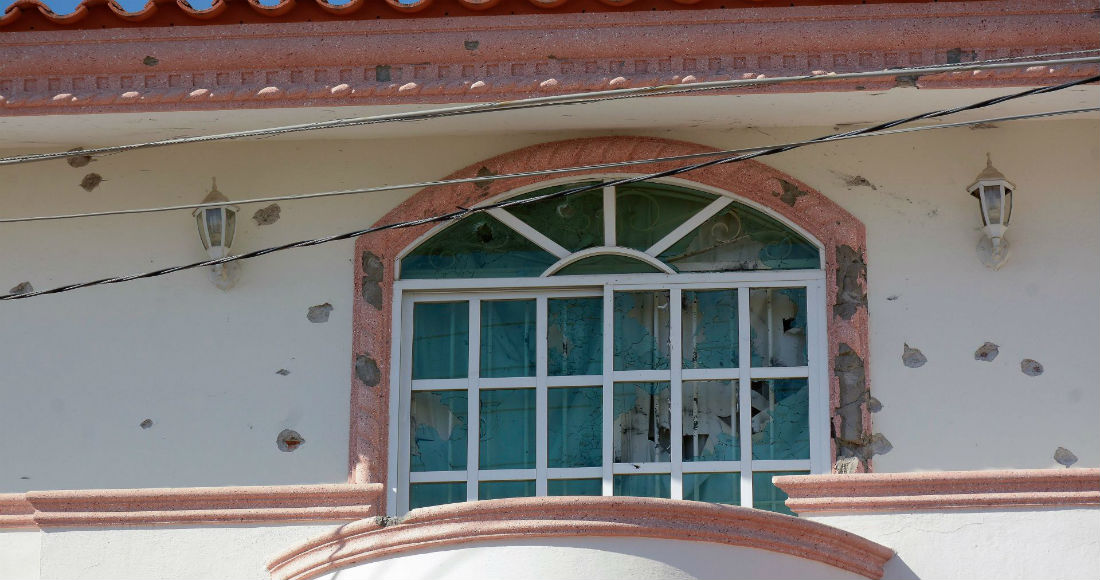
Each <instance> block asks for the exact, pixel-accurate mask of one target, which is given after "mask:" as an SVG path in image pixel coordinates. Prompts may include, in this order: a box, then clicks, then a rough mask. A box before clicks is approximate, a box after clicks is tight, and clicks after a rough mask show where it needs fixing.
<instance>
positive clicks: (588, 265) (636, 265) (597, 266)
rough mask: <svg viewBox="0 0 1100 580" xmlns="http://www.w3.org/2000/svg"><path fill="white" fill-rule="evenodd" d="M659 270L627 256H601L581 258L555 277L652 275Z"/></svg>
mask: <svg viewBox="0 0 1100 580" xmlns="http://www.w3.org/2000/svg"><path fill="white" fill-rule="evenodd" d="M659 272H660V270H658V269H657V268H654V267H653V266H651V265H649V264H646V263H645V262H643V261H641V260H638V259H636V258H631V257H629V256H619V255H616V254H601V255H598V256H590V257H588V258H581V259H580V260H577V261H576V262H573V263H572V264H569V265H568V266H566V267H564V268H562V269H561V270H558V271H557V272H556V273H555V274H554V275H555V276H581V275H584V274H654V273H659Z"/></svg>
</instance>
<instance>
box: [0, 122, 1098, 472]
mask: <svg viewBox="0 0 1100 580" xmlns="http://www.w3.org/2000/svg"><path fill="white" fill-rule="evenodd" d="M1098 128H1100V124H1098V123H1097V122H1095V121H1046V122H1035V121H1032V122H1021V123H1017V124H1006V125H1004V126H1003V127H1002V128H997V129H982V130H969V129H953V130H950V131H942V132H935V133H932V132H929V133H921V134H913V135H898V136H891V137H885V138H877V139H873V140H857V141H851V142H846V143H837V144H831V145H825V146H818V147H812V148H806V149H802V150H799V151H794V152H790V153H786V154H783V155H780V156H775V157H771V158H769V159H768V160H767V161H766V163H768V164H770V165H772V166H774V167H777V168H778V169H780V170H782V171H785V172H787V173H789V174H791V175H792V176H794V177H796V178H798V179H800V180H802V181H804V182H805V183H807V184H809V185H811V186H813V187H815V188H817V189H819V190H820V191H822V192H823V193H825V194H826V195H827V196H829V197H830V198H832V199H834V200H835V201H837V202H838V203H840V204H841V205H842V206H843V207H845V208H846V209H847V210H848V211H850V212H852V213H853V214H854V215H855V216H856V217H857V218H859V219H861V220H862V221H863V222H864V223H865V224H866V226H867V232H868V251H869V291H870V294H869V308H870V315H871V341H872V344H871V354H870V359H869V361H868V363H869V368H870V373H871V380H872V392H873V394H874V395H875V397H877V398H878V399H879V400H880V401H881V402H882V403H883V405H884V408H883V410H882V411H881V412H879V413H877V414H876V415H875V416H874V421H875V430H876V431H878V432H881V433H883V434H884V435H886V437H887V438H888V439H889V440H890V441H891V442H892V443H893V445H894V449H893V450H892V451H891V452H890V453H888V454H886V455H882V456H879V457H876V458H875V465H876V469H877V470H879V471H912V470H933V469H983V468H1040V467H1055V466H1056V464H1055V462H1054V460H1053V459H1052V455H1053V452H1054V450H1055V449H1056V448H1057V447H1058V446H1063V447H1066V448H1068V449H1070V450H1071V451H1073V452H1074V453H1075V454H1076V455H1077V456H1078V457H1079V458H1080V462H1079V463H1078V466H1098V465H1100V441H1098V440H1097V438H1096V437H1095V410H1096V408H1097V407H1098V406H1100V388H1098V386H1097V385H1098V381H1097V376H1098V375H1100V362H1098V358H1097V357H1096V356H1095V355H1096V351H1097V347H1098V345H1100V324H1097V323H1098V321H1100V304H1098V302H1097V299H1096V295H1097V289H1098V288H1100V263H1098V260H1097V255H1098V249H1100V227H1098V226H1097V224H1098V223H1100V203H1098V198H1097V195H1096V194H1097V183H1100V160H1098V159H1100V152H1098V143H1097V138H1096V136H1097V134H1098ZM831 131H832V127H818V128H804V129H789V128H788V129H773V128H765V129H761V130H755V129H748V130H736V131H722V132H719V131H702V130H692V129H686V128H685V129H676V130H669V131H653V132H650V133H649V134H653V135H654V136H659V137H667V138H676V139H681V140H685V141H694V142H698V143H702V144H707V145H713V146H717V147H737V146H747V145H757V144H765V143H775V142H780V141H785V140H788V139H793V138H804V137H812V136H817V135H820V134H825V133H828V132H831ZM604 134H606V133H604ZM578 135H580V134H577V133H569V134H564V133H538V132H536V133H517V134H503V133H502V134H492V135H484V134H480V135H471V136H467V137H456V136H444V135H436V136H433V137H431V138H422V139H417V140H357V141H341V140H322V141H277V140H268V141H258V142H249V143H245V142H241V143H232V144H216V145H209V146H206V145H204V146H185V147H177V148H171V149H156V150H148V151H140V152H134V153H128V154H125V155H116V156H113V157H104V158H101V159H97V160H96V161H95V162H93V163H92V164H90V165H88V166H87V167H84V168H79V169H77V168H72V167H69V166H68V165H67V164H66V163H65V162H62V161H58V162H49V163H40V164H29V165H22V166H16V167H9V168H4V172H3V177H4V178H3V179H2V180H0V201H2V207H3V208H4V209H3V212H2V213H3V215H4V216H14V215H37V214H49V213H67V212H74V211H84V210H98V209H107V208H125V207H137V206H152V205H160V204H172V203H181V202H194V201H198V200H200V199H201V198H202V197H203V196H204V195H205V193H206V191H207V189H208V188H209V183H210V177H211V176H217V178H218V186H219V188H220V189H221V190H222V191H223V192H224V193H225V194H226V195H228V196H229V197H230V198H234V199H240V198H243V197H252V196H258V195H279V194H292V193H303V192H313V191H323V190H333V189H341V188H348V187H357V186H369V185H381V184H387V183H401V182H412V181H420V180H425V179H434V178H441V177H444V176H446V175H447V174H449V173H450V172H452V171H454V170H457V169H459V168H461V167H464V166H466V165H468V164H470V163H474V162H477V161H480V160H482V159H485V158H488V157H491V156H493V155H496V154H500V153H503V152H506V151H510V150H513V149H516V148H519V147H522V146H525V145H530V144H535V143H540V142H545V141H551V140H557V139H563V138H567V137H573V136H578ZM76 145H84V144H83V143H73V146H76ZM987 151H988V152H991V153H992V155H993V159H994V162H995V163H996V164H997V166H998V167H999V168H1000V169H1001V170H1002V171H1003V172H1004V173H1005V174H1006V175H1007V176H1008V177H1009V178H1010V179H1012V180H1014V181H1015V182H1016V184H1017V185H1018V195H1017V199H1016V209H1015V211H1014V214H1013V225H1012V227H1011V228H1010V229H1009V233H1008V239H1009V240H1010V241H1011V243H1012V252H1013V255H1012V258H1011V260H1010V261H1009V263H1008V264H1007V265H1006V266H1005V267H1004V268H1003V269H1002V270H1001V271H999V272H992V271H990V270H987V269H985V268H984V267H983V266H982V265H981V264H980V263H979V262H978V260H977V257H976V255H975V250H974V245H975V243H976V242H977V240H978V237H979V234H978V231H977V230H978V226H979V225H980V222H979V218H978V212H977V209H976V205H977V204H976V203H975V202H974V200H973V199H972V198H970V197H969V196H968V195H967V194H966V193H965V191H964V188H965V186H966V185H968V184H969V183H970V181H971V180H972V179H973V178H974V177H975V175H976V174H977V173H978V172H979V171H980V170H981V169H982V167H983V166H984V163H985V153H986V152H987ZM16 152H23V151H6V152H4V153H5V154H12V153H16ZM91 171H94V172H97V173H99V174H100V175H102V176H103V178H104V181H103V183H102V184H100V185H99V186H98V187H97V188H96V189H94V190H93V191H91V192H86V191H84V190H83V189H81V188H80V187H79V185H78V184H79V183H80V181H81V179H82V178H83V177H84V175H85V174H87V173H89V172H91ZM857 175H858V176H862V177H863V178H865V179H866V180H868V181H869V182H870V183H872V184H874V186H875V187H874V188H873V189H872V188H871V187H869V186H847V185H845V176H857ZM406 195H407V194H404V193H387V194H372V195H361V196H352V197H344V198H337V199H329V200H314V201H302V202H285V203H282V204H281V206H282V217H281V219H280V220H279V221H278V222H277V223H275V224H273V225H269V226H264V227H257V226H256V225H255V224H254V223H252V221H251V219H249V217H250V216H251V215H252V213H253V212H254V211H255V210H256V209H258V207H257V206H250V207H246V208H243V209H242V211H241V218H242V220H241V222H242V223H241V227H240V229H239V232H238V242H237V244H236V245H235V250H237V251H248V250H252V249H256V248H261V247H265V246H269V245H275V244H279V243H284V242H287V241H292V240H299V239H305V238H310V237H314V236H321V235H325V234H331V233H337V232H344V231H350V230H353V229H356V228H360V227H363V226H366V225H369V224H371V223H373V222H374V221H375V220H376V219H378V218H379V217H380V216H381V215H383V214H384V213H385V212H386V211H388V210H389V209H390V208H392V207H393V206H394V205H395V204H397V203H398V202H399V201H400V200H401V199H403V198H404V197H405V196H406ZM261 207H262V206H261ZM0 247H2V248H4V251H3V252H0V273H2V279H0V284H2V289H3V290H7V289H8V288H10V287H12V286H15V285H16V284H18V283H20V282H23V281H30V282H31V283H32V284H33V285H34V286H35V288H38V289H43V288H49V287H53V286H57V285H60V284H63V283H69V282H75V281H82V280H89V279H94V278H98V277H102V276H105V275H113V274H129V273H134V272H139V271H144V270H148V269H153V268H156V267H161V266H168V265H173V264H179V263H185V262H190V261H195V260H198V259H201V258H203V257H204V256H205V254H204V252H203V251H202V249H201V246H199V242H198V240H197V236H196V233H195V230H194V223H193V220H192V219H191V217H190V215H189V213H186V212H182V213H162V214H153V215H144V216H136V217H107V218H95V219H84V220H71V221H59V222H45V223H31V224H16V225H4V226H3V227H0ZM352 247H353V246H352V242H350V241H347V242H338V243H333V244H328V245H325V246H321V247H317V248H312V249H305V250H296V251H290V252H283V253H280V254H276V255H272V256H267V257H263V258H260V259H257V260H252V261H249V262H247V263H246V264H245V265H244V270H243V275H242V278H241V282H240V284H239V285H238V287H236V288H234V289H233V290H231V291H229V292H222V291H220V290H217V289H216V288H214V287H213V286H212V285H211V284H210V283H209V282H208V281H207V279H206V277H205V273H201V272H186V273H180V274H176V275H172V276H167V277H163V278H159V279H155V280H146V281H138V282H132V283H127V284H121V285H116V286H108V287H100V288H93V289H87V290H82V291H77V292H72V293H69V294H65V295H59V296H52V297H42V298H36V299H32V300H25V301H16V302H7V303H4V304H3V305H2V306H0V340H2V343H3V344H4V348H3V349H0V368H2V369H3V372H2V375H0V391H2V396H3V399H2V401H3V404H2V405H0V426H2V427H0V429H2V430H3V433H4V436H5V438H6V440H8V441H17V442H21V443H20V444H18V445H5V446H3V447H0V491H4V492H17V491H24V490H31V489H58V488H112V487H161V486H172V487H176V486H219V485H249V484H251V485H261V484H289V483H314V482H339V481H344V480H345V479H346V476H347V437H348V389H349V384H350V374H351V360H352V356H353V353H352V352H351V346H350V345H351V316H350V313H351V304H352V300H353V295H352V294H353V289H352V275H353V262H352V260H353V259H355V256H353V251H352ZM895 297H896V298H895ZM325 302H328V303H330V304H332V306H333V311H332V314H331V317H330V319H329V321H328V322H327V323H322V324H315V323H311V322H309V321H308V320H307V319H306V311H307V309H308V308H309V307H310V306H313V305H317V304H322V303H325ZM985 341H991V342H994V343H997V344H998V345H1000V356H999V357H998V358H997V359H996V361H994V362H993V363H985V362H978V361H975V360H974V359H973V353H974V350H975V349H976V348H978V347H979V346H980V345H981V344H982V343H983V342H985ZM904 343H908V344H909V345H910V346H912V347H916V348H920V349H921V350H922V351H923V352H924V353H925V355H926V356H927V357H928V363H927V364H926V365H924V366H923V367H921V368H918V369H910V368H906V367H904V366H903V365H902V362H901V352H902V345H903V344H904ZM1023 358H1032V359H1035V360H1038V361H1039V362H1041V363H1042V364H1043V365H1044V367H1045V373H1044V374H1043V375H1042V376H1040V377H1028V376H1025V375H1024V374H1022V373H1021V372H1020V369H1019V363H1020V360H1021V359H1023ZM284 368H285V369H287V370H289V371H290V374H289V375H288V376H280V375H278V374H276V371H278V370H279V369H284ZM147 418H148V419H151V420H152V421H153V425H152V427H151V428H149V429H142V428H141V427H140V426H139V424H140V423H141V422H142V421H143V420H144V419H147ZM285 428H290V429H294V430H296V431H298V432H299V433H301V435H302V436H303V437H304V438H305V440H306V443H305V444H304V445H303V446H302V447H301V448H300V449H299V450H297V451H295V452H293V453H284V452H280V451H279V450H278V449H277V447H276V442H275V438H276V436H277V434H278V433H279V432H280V431H281V430H282V429H285Z"/></svg>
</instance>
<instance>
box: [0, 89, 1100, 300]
mask: <svg viewBox="0 0 1100 580" xmlns="http://www.w3.org/2000/svg"><path fill="white" fill-rule="evenodd" d="M1097 81H1100V75H1096V76H1091V77H1088V78H1084V79H1077V80H1073V81H1069V82H1065V83H1061V84H1058V85H1050V86H1045V87H1036V88H1033V89H1028V90H1026V91H1021V92H1018V93H1013V94H1010V95H1002V96H1000V97H995V98H992V99H986V100H984V101H979V102H976V103H971V104H969V105H964V106H960V107H953V108H950V109H941V110H938V111H930V112H927V113H922V114H919V115H913V116H910V117H905V118H901V119H895V120H892V121H887V122H885V123H880V124H877V125H874V126H871V127H866V128H863V129H855V130H852V131H847V132H843V133H834V134H831V135H824V136H822V137H818V138H816V139H812V140H810V141H809V142H807V143H804V144H797V145H795V144H792V145H784V146H777V147H772V148H769V149H765V150H763V151H756V152H752V153H746V154H744V155H735V156H730V157H721V158H718V159H712V160H709V161H703V162H700V163H695V164H691V165H684V166H680V167H677V168H673V169H668V170H665V171H659V172H655V173H649V174H646V175H641V176H635V177H626V178H621V179H614V180H610V181H602V182H598V183H594V184H587V185H581V186H578V187H573V188H568V189H564V190H561V191H556V192H551V193H546V194H542V195H536V196H532V197H527V198H519V199H507V200H503V201H498V202H495V203H490V204H485V205H481V206H478V207H474V208H462V207H460V208H458V209H457V210H455V211H452V212H449V213H445V214H439V215H434V216H428V217H423V218H419V219H416V220H408V221H402V222H394V223H390V224H383V225H379V226H371V227H368V228H363V229H359V230H355V231H351V232H347V233H343V234H336V235H331V236H325V237H321V238H313V239H309V240H302V241H299V242H292V243H287V244H282V245H279V246H273V247H268V248H263V249H260V250H255V251H252V252H247V253H244V254H238V255H236V256H226V257H224V258H218V259H211V260H203V261H199V262H193V263H191V264H184V265H180V266H172V267H168V268H161V269H158V270H153V271H151V272H145V273H142V274H131V275H128V276H116V277H112V278H101V279H98V280H92V281H88V282H80V283H76V284H68V285H65V286H59V287H56V288H51V289H48V290H39V291H34V292H27V293H22V294H6V295H3V296H0V300H23V299H28V298H33V297H36V296H44V295H48V294H60V293H63V292H71V291H73V290H79V289H81V288H89V287H92V286H101V285H106V284H120V283H123V282H130V281H133V280H140V279H145V278H155V277H159V276H165V275H168V274H172V273H175V272H181V271H184V270H191V269H194V268H202V267H206V266H216V265H219V264H227V263H230V262H236V261H241V260H248V259H252V258H257V257H260V256H264V255H267V254H271V253H275V252H281V251H285V250H290V249H293V248H306V247H311V246H317V245H321V244H326V243H329V242H334V241H339V240H347V239H351V238H357V237H359V236H363V235H366V234H370V233H375V232H381V231H387V230H393V229H404V228H412V227H417V226H421V225H427V224H433V223H443V222H448V221H454V220H458V219H461V218H464V217H468V216H470V215H474V214H477V213H480V212H484V211H488V210H490V209H496V208H502V209H506V208H509V207H514V206H519V205H526V204H530V203H538V202H540V201H544V200H548V199H556V198H562V197H566V196H569V195H575V194H578V193H582V192H585V191H591V190H595V189H600V188H603V187H614V186H619V185H626V184H630V183H637V182H641V181H646V180H650V179H659V178H662V177H672V176H675V175H681V174H684V173H688V172H691V171H697V170H699V169H704V168H707V167H714V166H718V165H723V164H728V163H736V162H739V161H745V160H748V159H753V158H756V157H764V156H768V155H775V154H778V153H783V152H785V151H790V150H792V149H797V148H799V147H805V146H807V145H810V144H813V143H824V142H829V141H833V140H838V139H841V138H843V137H847V136H850V135H857V134H861V133H872V132H875V131H883V130H886V129H890V128H892V127H896V126H898V125H902V124H905V123H910V122H913V121H918V120H921V119H932V118H938V117H943V116H947V115H951V114H954V113H960V112H963V111H969V110H975V109H981V108H985V107H990V106H993V105H996V104H999V103H1003V102H1006V101H1010V100H1014V99H1019V98H1023V97H1027V96H1031V95H1039V94H1045V93H1052V92H1056V91H1060V90H1064V89H1068V88H1070V87H1074V86H1078V85H1082V84H1086V83H1093V82H1097Z"/></svg>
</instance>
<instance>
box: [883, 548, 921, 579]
mask: <svg viewBox="0 0 1100 580" xmlns="http://www.w3.org/2000/svg"><path fill="white" fill-rule="evenodd" d="M882 577H883V578H885V579H888V580H916V579H918V578H920V576H917V573H916V572H914V571H913V569H912V568H910V567H909V564H906V563H905V560H902V559H901V556H899V555H897V554H894V557H893V558H890V560H889V561H887V562H886V566H884V567H883V575H882Z"/></svg>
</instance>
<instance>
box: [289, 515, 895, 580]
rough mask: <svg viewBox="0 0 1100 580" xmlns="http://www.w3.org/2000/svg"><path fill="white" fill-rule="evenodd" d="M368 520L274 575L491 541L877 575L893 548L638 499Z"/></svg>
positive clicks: (822, 530)
mask: <svg viewBox="0 0 1100 580" xmlns="http://www.w3.org/2000/svg"><path fill="white" fill-rule="evenodd" d="M387 523H388V522H387V521H385V520H382V519H371V520H363V521H360V522H356V523H354V524H350V525H347V526H343V527H341V528H340V529H339V530H337V531H335V532H332V533H330V534H326V535H324V536H321V537H319V538H316V539H314V540H310V541H308V542H305V543H303V544H301V545H299V546H297V547H296V548H294V549H292V550H289V551H287V552H284V553H283V554H281V555H279V556H277V557H276V558H274V559H273V560H272V561H271V563H270V564H268V570H270V571H271V575H272V577H273V578H276V579H278V580H307V579H309V578H314V577H316V576H319V575H321V574H324V573H327V572H331V571H333V570H337V569H340V568H344V567H347V566H351V565H354V564H358V563H362V562H368V561H371V560H374V559H377V558H381V557H385V556H391V555H394V554H401V553H406V552H416V551H419V550H431V549H436V548H439V547H442V546H448V545H455V544H467V543H474V542H484V541H490V540H528V539H531V538H547V537H573V536H601V537H634V538H657V539H667V540H681V541H693V542H711V543H717V544H726V545H730V546H742V547H747V548H757V549H761V550H767V551H770V552H778V553H783V554H788V555H791V556H795V557H798V558H805V559H807V560H814V561H817V562H822V563H824V564H828V565H830V566H835V567H837V568H841V569H844V570H848V571H850V572H854V573H856V574H861V575H863V576H866V577H868V578H876V579H877V578H881V577H882V575H883V566H884V565H885V564H886V562H887V561H888V560H889V559H890V558H892V557H893V555H894V551H893V550H891V549H890V548H887V547H885V546H881V545H879V544H876V543H874V542H872V541H870V540H867V539H864V538H862V537H860V536H857V535H855V534H852V533H849V532H845V531H843V530H838V529H836V528H832V527H829V526H825V525H822V524H818V523H815V522H810V521H807V520H800V519H797V518H792V517H789V516H783V515H778V514H774V513H770V512H765V511H760V510H754V509H749V508H742V507H733V506H722V505H715V504H706V503H699V502H684V501H676V500H667V499H650V498H636V497H540V498H513V499H502V500H492V501H479V502H469V503H458V504H449V505H443V506H436V507H430V508H423V509H418V510H413V511H411V512H409V514H408V515H407V516H406V517H405V518H404V520H403V521H401V523H398V524H390V525H387Z"/></svg>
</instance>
